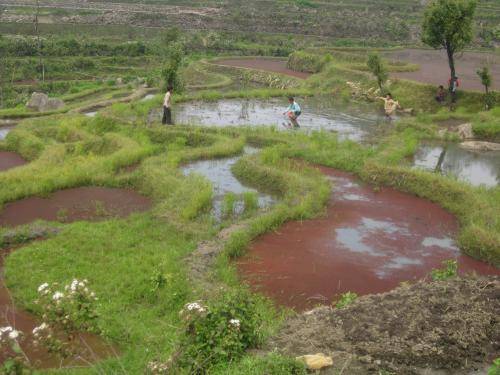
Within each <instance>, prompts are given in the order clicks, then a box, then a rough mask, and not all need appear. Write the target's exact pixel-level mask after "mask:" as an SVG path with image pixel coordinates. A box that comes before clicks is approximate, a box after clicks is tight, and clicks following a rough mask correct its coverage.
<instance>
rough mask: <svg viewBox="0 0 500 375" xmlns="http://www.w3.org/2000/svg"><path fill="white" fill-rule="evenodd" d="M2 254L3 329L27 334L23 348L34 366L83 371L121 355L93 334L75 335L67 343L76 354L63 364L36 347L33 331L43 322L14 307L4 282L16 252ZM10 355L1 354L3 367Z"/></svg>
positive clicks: (0, 305)
mask: <svg viewBox="0 0 500 375" xmlns="http://www.w3.org/2000/svg"><path fill="white" fill-rule="evenodd" d="M0 251H1V254H0V272H1V275H0V326H1V327H5V326H11V327H13V328H14V329H16V330H18V331H21V332H23V339H22V341H21V342H20V344H21V348H22V349H23V352H24V353H25V354H26V356H27V357H28V359H29V362H30V365H31V366H33V367H36V368H59V367H77V366H78V367H81V366H88V365H89V364H92V363H95V362H97V361H99V360H102V359H105V358H109V357H112V356H117V355H118V352H117V350H115V349H114V348H113V347H112V346H111V345H110V344H108V343H106V342H105V341H104V340H103V339H101V338H100V337H99V336H96V335H93V334H90V333H75V334H74V338H73V339H72V340H71V341H67V340H66V341H65V342H66V344H67V345H68V348H70V350H71V352H72V353H75V354H74V355H73V356H70V357H69V358H66V359H64V360H63V361H61V359H60V358H59V357H58V356H57V355H55V354H53V353H52V354H51V353H49V352H48V351H47V350H46V349H45V348H43V347H40V346H38V347H37V346H34V345H33V334H32V331H33V329H34V328H35V327H37V326H38V325H39V324H40V323H41V322H40V321H39V319H38V318H37V317H36V316H34V315H32V314H29V313H28V312H26V311H23V310H19V309H17V308H16V307H15V305H14V304H13V302H12V298H11V295H10V293H9V290H8V289H7V287H6V286H5V283H4V279H3V264H4V259H5V257H6V256H7V255H8V253H9V252H10V251H13V249H9V250H6V249H4V250H0ZM7 354H8V353H7V352H5V351H3V350H2V351H0V363H3V362H4V361H5V359H6V358H7Z"/></svg>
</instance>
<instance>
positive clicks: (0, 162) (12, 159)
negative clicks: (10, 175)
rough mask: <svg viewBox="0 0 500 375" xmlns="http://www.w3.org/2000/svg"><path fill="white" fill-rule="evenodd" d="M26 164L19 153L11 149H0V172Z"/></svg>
mask: <svg viewBox="0 0 500 375" xmlns="http://www.w3.org/2000/svg"><path fill="white" fill-rule="evenodd" d="M24 164H26V160H24V159H23V158H22V157H21V155H19V154H17V153H15V152H11V151H0V172H2V171H6V170H7V169H11V168H15V167H19V166H21V165H24Z"/></svg>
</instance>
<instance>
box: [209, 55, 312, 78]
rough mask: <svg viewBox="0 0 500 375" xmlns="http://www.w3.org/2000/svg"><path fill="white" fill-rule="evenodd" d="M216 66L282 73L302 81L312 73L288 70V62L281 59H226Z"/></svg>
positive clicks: (217, 62)
mask: <svg viewBox="0 0 500 375" xmlns="http://www.w3.org/2000/svg"><path fill="white" fill-rule="evenodd" d="M215 64H218V65H224V66H231V67H236V68H246V69H256V70H263V71H266V72H272V73H280V74H285V75H288V76H291V77H295V78H301V79H306V78H307V77H309V76H310V75H311V74H310V73H305V72H296V71H295V70H292V69H288V68H287V66H286V60H279V59H266V58H259V57H256V58H248V59H224V60H217V61H215Z"/></svg>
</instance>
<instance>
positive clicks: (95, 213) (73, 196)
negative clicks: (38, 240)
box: [0, 186, 151, 226]
mask: <svg viewBox="0 0 500 375" xmlns="http://www.w3.org/2000/svg"><path fill="white" fill-rule="evenodd" d="M150 208H151V200H150V199H148V198H146V197H144V196H142V195H140V194H138V193H137V192H135V191H133V190H128V189H115V188H106V187H93V186H91V187H79V188H74V189H65V190H60V191H57V192H55V193H54V194H52V195H51V196H50V197H48V198H39V197H29V198H25V199H21V200H19V201H16V202H12V203H8V204H6V205H5V208H4V210H3V211H2V212H0V226H16V225H22V224H28V223H31V222H33V221H35V220H38V219H42V220H47V221H56V220H58V221H63V222H73V221H78V220H99V219H103V218H109V217H125V216H128V215H130V214H131V213H133V212H141V211H147V210H149V209H150Z"/></svg>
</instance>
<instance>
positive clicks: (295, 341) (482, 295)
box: [266, 276, 500, 374]
mask: <svg viewBox="0 0 500 375" xmlns="http://www.w3.org/2000/svg"><path fill="white" fill-rule="evenodd" d="M499 317H500V278H499V277H498V276H490V277H487V278H484V277H483V278H480V277H476V276H469V277H467V278H454V279H450V280H447V281H439V282H425V281H419V282H417V283H415V284H411V285H410V284H404V285H402V286H400V287H398V288H397V289H394V290H393V291H390V292H388V293H384V294H377V295H368V296H364V297H361V298H359V299H358V300H356V301H355V302H354V303H352V304H351V305H349V306H347V307H345V308H343V309H334V308H331V307H320V308H317V309H314V310H311V311H308V312H305V313H302V314H300V315H296V316H294V317H291V318H290V319H289V320H288V321H287V322H286V324H285V326H284V327H283V328H282V329H281V331H280V332H279V333H278V334H277V335H276V336H275V337H273V338H272V339H271V340H270V342H269V344H268V346H267V348H266V349H267V350H278V351H279V352H282V353H284V354H286V355H291V356H299V355H305V354H311V353H317V352H323V353H325V354H328V355H331V356H332V357H333V358H334V366H333V367H332V368H330V369H328V370H327V371H325V372H323V373H324V374H338V371H339V370H341V369H342V368H343V372H344V373H346V374H366V373H369V372H370V371H377V370H382V369H383V370H389V371H391V372H395V373H397V374H422V373H426V374H429V373H439V374H466V373H467V374H469V373H471V370H478V369H479V370H483V369H485V368H487V367H488V365H489V364H491V361H492V360H493V359H494V358H496V357H498V356H499V354H500V318H499ZM423 369H425V372H424V370H423ZM435 371H436V372H435ZM437 371H439V372H437Z"/></svg>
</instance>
